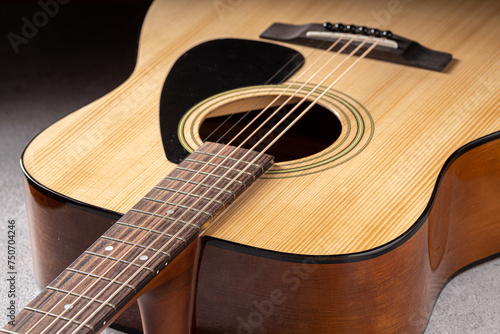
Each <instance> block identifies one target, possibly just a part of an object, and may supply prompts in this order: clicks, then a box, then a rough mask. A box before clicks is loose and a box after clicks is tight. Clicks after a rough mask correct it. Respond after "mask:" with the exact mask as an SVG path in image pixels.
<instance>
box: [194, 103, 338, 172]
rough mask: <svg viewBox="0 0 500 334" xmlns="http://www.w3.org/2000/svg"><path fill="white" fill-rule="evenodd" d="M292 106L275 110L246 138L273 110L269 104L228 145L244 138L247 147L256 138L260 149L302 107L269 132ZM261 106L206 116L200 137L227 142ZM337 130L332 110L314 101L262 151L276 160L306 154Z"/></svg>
mask: <svg viewBox="0 0 500 334" xmlns="http://www.w3.org/2000/svg"><path fill="white" fill-rule="evenodd" d="M294 106H295V104H290V105H287V106H285V107H284V108H282V109H281V110H279V111H278V112H277V114H276V115H274V116H273V117H272V118H271V119H270V120H269V121H268V122H266V124H265V125H264V126H263V127H262V128H260V129H259V130H258V131H257V133H256V134H254V135H253V136H252V137H251V138H249V139H247V138H248V137H249V136H250V135H251V134H252V133H253V132H254V131H255V129H256V128H257V127H259V126H260V125H261V124H262V123H263V122H264V121H265V120H266V119H267V118H268V117H269V116H270V115H271V114H272V113H273V112H274V111H275V110H276V108H269V109H268V110H266V111H265V112H264V114H263V115H261V116H260V117H259V118H258V119H257V121H255V122H253V123H252V125H251V126H250V127H249V128H248V129H246V130H245V131H244V132H243V133H242V134H240V135H239V136H238V137H237V138H236V139H235V141H233V142H232V143H231V145H234V146H237V145H240V144H241V142H242V141H245V143H244V144H243V147H244V148H248V149H250V148H252V147H253V146H254V145H255V144H257V142H259V141H261V142H260V143H259V144H258V146H257V147H256V148H255V150H257V151H262V150H263V149H264V148H265V147H266V146H268V144H269V143H271V142H272V141H273V140H274V139H275V138H276V137H277V136H278V134H280V133H281V132H282V131H283V130H284V129H285V128H286V127H287V126H288V125H289V124H290V123H291V122H292V121H293V120H294V119H295V118H297V117H298V115H299V114H300V113H301V112H302V110H303V109H301V108H297V110H295V111H294V112H293V113H292V114H291V115H290V116H289V117H288V118H287V119H285V121H283V122H282V123H281V124H280V125H278V127H277V128H276V129H275V130H273V131H272V132H270V130H271V129H272V128H273V127H274V126H275V125H276V124H277V123H278V122H279V120H280V119H282V118H283V117H285V115H286V114H287V113H288V112H289V111H290V110H291V109H292V108H293V107H294ZM261 110H262V109H261ZM261 110H253V111H248V112H244V113H238V114H233V115H229V116H227V115H226V116H217V117H208V118H206V119H205V120H204V121H203V123H202V124H201V127H200V137H201V139H203V141H207V140H208V141H218V142H221V143H228V142H229V141H230V140H231V139H232V138H234V137H235V136H236V135H237V134H238V133H240V131H241V130H243V128H244V127H245V126H246V125H247V124H248V123H250V121H251V120H253V119H254V118H255V117H257V115H258V114H259V113H260V111H261ZM341 131H342V125H341V123H340V120H339V119H338V118H337V117H336V116H335V114H333V113H332V112H331V111H330V110H328V109H326V108H324V107H322V106H320V105H315V106H314V107H313V108H312V109H311V110H309V111H308V112H307V113H306V114H305V115H304V116H302V118H301V119H299V121H297V123H296V124H294V125H293V126H292V127H291V128H290V129H289V130H288V131H287V132H286V133H285V134H284V135H283V136H282V137H281V138H280V139H279V140H278V141H277V142H276V143H274V144H273V145H272V147H271V148H270V149H269V150H268V151H267V152H266V153H268V154H271V155H273V156H274V157H275V161H276V162H281V161H290V160H296V159H300V158H304V157H308V156H311V155H313V154H316V153H318V152H320V151H322V150H324V149H326V148H327V147H329V146H330V145H332V144H333V143H334V142H335V141H336V140H337V139H338V138H339V136H340V133H341ZM268 134H269V135H268ZM266 135H267V136H266Z"/></svg>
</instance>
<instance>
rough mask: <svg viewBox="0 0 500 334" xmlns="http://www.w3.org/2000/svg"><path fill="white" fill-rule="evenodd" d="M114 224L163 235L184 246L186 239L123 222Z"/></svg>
mask: <svg viewBox="0 0 500 334" xmlns="http://www.w3.org/2000/svg"><path fill="white" fill-rule="evenodd" d="M115 224H120V225H124V226H127V227H130V228H134V229H139V230H143V231H147V232H151V233H154V234H157V235H163V236H166V237H169V239H177V240H180V241H182V242H183V243H184V244H186V239H184V238H181V237H178V236H173V235H172V234H168V233H166V232H161V231H158V230H154V229H149V228H145V227H142V226H136V225H132V224H127V223H124V222H121V221H117V222H116V223H115Z"/></svg>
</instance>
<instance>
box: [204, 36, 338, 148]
mask: <svg viewBox="0 0 500 334" xmlns="http://www.w3.org/2000/svg"><path fill="white" fill-rule="evenodd" d="M337 40H341V39H340V38H338V39H337ZM313 41H314V40H312V39H311V40H309V42H308V43H307V45H305V46H304V47H302V48H301V51H303V50H304V49H305V48H306V47H308V46H311V45H312V43H313ZM325 43H326V41H321V43H320V47H322V46H323V45H325ZM317 50H318V49H317V48H313V49H312V51H311V52H310V53H309V55H308V56H306V57H304V59H303V60H302V61H301V62H299V63H298V64H297V66H295V67H294V68H293V69H292V70H291V71H290V73H288V74H286V75H285V77H284V78H283V79H282V80H281V81H280V82H279V84H283V83H284V82H286V81H287V80H288V79H289V78H290V77H291V76H292V75H294V74H295V73H296V71H297V70H298V69H299V68H300V67H301V66H302V65H303V64H304V63H305V60H306V59H309V58H311V57H312V56H313V54H314V53H315V52H316V51H317ZM301 53H302V52H298V53H297V54H295V55H294V56H293V57H292V58H291V59H290V60H289V61H288V62H287V63H286V64H285V65H283V66H282V67H281V68H280V69H279V70H278V71H276V73H275V74H273V75H272V76H271V77H270V78H269V79H268V80H267V81H266V82H265V83H263V84H262V86H263V87H259V89H258V90H257V91H256V92H255V93H254V94H253V95H252V96H251V97H255V96H256V95H257V94H258V93H259V92H260V91H261V90H262V89H264V87H266V86H268V85H270V84H271V81H272V80H273V79H274V78H275V77H276V76H278V74H280V73H281V72H282V71H284V70H285V68H286V67H287V66H288V65H290V64H291V63H292V61H293V60H294V59H295V58H297V57H298V56H300V55H301ZM304 73H305V72H304V71H302V72H300V73H299V76H302V75H303V74H304ZM295 80H297V79H295ZM276 86H277V85H273V88H272V89H271V92H273V91H274V90H275V89H276ZM264 98H265V97H264V96H263V97H262V98H261V99H260V100H259V101H258V102H256V103H255V104H254V106H253V107H251V108H250V110H255V108H256V106H257V105H258V104H259V103H260V102H262V100H264ZM244 105H245V103H244V102H243V103H241V104H240V106H239V107H238V108H237V109H235V111H233V112H232V113H231V114H230V115H229V116H228V117H227V118H226V119H224V121H222V122H221V123H220V124H219V125H218V126H217V127H216V128H215V129H214V130H213V131H212V132H210V134H208V136H206V137H205V138H204V139H203V141H210V139H211V137H212V136H214V135H215V133H217V131H218V130H219V129H220V128H221V127H222V126H223V125H224V124H226V123H227V122H229V120H230V119H231V118H232V117H233V116H235V115H236V114H238V113H239V112H240V110H241V108H243V106H244ZM248 115H249V113H248V112H247V113H245V114H244V115H243V116H242V117H241V118H240V119H238V120H237V121H236V122H235V124H233V126H231V127H230V128H229V130H227V131H226V132H225V133H224V134H223V135H222V136H220V137H219V139H217V140H216V142H217V143H222V139H223V138H224V137H225V136H226V135H227V134H228V133H229V132H230V131H231V130H232V129H233V128H234V127H235V126H236V125H238V124H239V123H241V122H242V121H243V120H244V119H245V118H246V117H247V116H248Z"/></svg>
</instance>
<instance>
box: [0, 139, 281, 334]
mask: <svg viewBox="0 0 500 334" xmlns="http://www.w3.org/2000/svg"><path fill="white" fill-rule="evenodd" d="M271 164H272V157H271V156H269V155H265V154H262V155H260V156H259V153H257V152H252V151H248V150H244V149H238V148H235V147H231V146H226V145H221V144H214V143H205V144H204V145H202V146H201V147H200V148H199V149H198V150H197V151H195V152H194V153H192V154H191V155H189V156H188V157H187V158H186V159H185V160H184V161H183V162H182V163H181V164H180V165H179V166H178V167H177V168H176V169H175V170H174V171H173V172H172V173H170V174H169V175H168V176H167V177H165V178H164V179H163V180H162V181H161V182H160V183H159V184H158V185H157V186H155V187H154V188H153V189H152V190H150V191H149V193H148V194H146V196H144V197H143V198H142V199H141V200H140V201H139V202H138V203H137V204H136V205H135V206H134V207H133V208H132V209H131V210H130V211H128V212H127V213H126V214H125V215H123V216H122V217H121V219H120V220H119V221H118V222H116V223H115V224H114V225H113V226H112V227H111V228H110V229H109V230H108V231H107V232H106V233H104V234H103V235H102V236H101V237H100V238H99V239H98V240H97V241H96V242H95V243H94V244H93V245H92V246H90V247H89V248H88V249H87V250H86V251H85V252H84V253H83V254H82V255H81V256H80V257H79V258H78V259H76V260H75V261H74V262H73V263H72V264H71V265H70V266H69V267H68V268H67V269H66V270H65V271H64V272H63V273H61V274H60V275H59V276H58V277H57V278H56V279H55V280H54V281H53V282H52V283H50V284H49V286H47V287H46V288H45V289H44V290H43V291H42V292H41V293H40V295H38V296H37V297H36V298H35V299H34V300H33V301H32V302H31V303H30V304H29V305H28V306H27V307H26V308H24V309H23V310H22V311H21V312H20V313H19V314H18V315H17V316H16V319H15V325H14V326H11V325H7V326H6V327H5V328H4V329H3V330H0V332H3V333H93V332H98V331H99V330H100V329H101V328H102V327H105V326H106V325H107V324H108V322H109V321H110V319H112V318H113V316H115V315H116V313H117V312H119V311H120V310H121V309H122V308H123V306H124V305H126V304H127V303H128V302H129V301H130V300H132V299H133V298H134V296H135V295H136V294H137V293H138V292H139V291H140V290H141V289H143V288H144V287H145V286H146V285H147V284H148V282H150V281H151V280H152V279H153V278H154V277H155V276H156V275H158V274H159V273H160V271H161V270H163V269H164V268H165V267H166V266H167V264H168V263H170V262H171V261H172V260H173V259H175V257H176V256H177V255H178V254H180V253H181V252H182V251H183V250H184V249H185V248H186V247H187V246H188V245H189V244H190V243H191V242H192V241H193V240H195V239H196V238H197V237H198V236H199V234H200V232H201V231H203V230H204V229H205V228H206V227H207V226H208V225H209V224H210V222H211V221H213V220H214V218H215V217H216V216H217V215H218V214H219V213H221V212H222V210H224V208H226V207H227V206H228V205H229V204H230V203H231V202H232V201H234V199H235V198H236V197H237V196H238V195H239V194H241V193H242V192H243V191H244V190H245V189H246V188H247V187H248V186H249V185H250V184H251V183H252V182H253V181H254V180H255V179H256V178H257V177H259V176H260V175H261V174H263V173H264V172H265V171H266V170H267V169H268V168H269V167H270V166H271Z"/></svg>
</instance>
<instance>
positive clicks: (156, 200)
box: [142, 197, 213, 217]
mask: <svg viewBox="0 0 500 334" xmlns="http://www.w3.org/2000/svg"><path fill="white" fill-rule="evenodd" d="M142 199H144V200H147V201H152V202H157V203H161V204H166V205H170V206H172V207H178V208H181V209H184V210H191V211H194V212H196V213H198V212H200V213H202V214H205V215H207V216H210V217H212V216H213V215H212V214H211V213H210V212H207V211H203V210H198V209H194V208H192V207H189V206H187V205H182V204H176V203H172V202H168V201H162V200H159V199H155V198H149V197H143V198H142Z"/></svg>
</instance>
